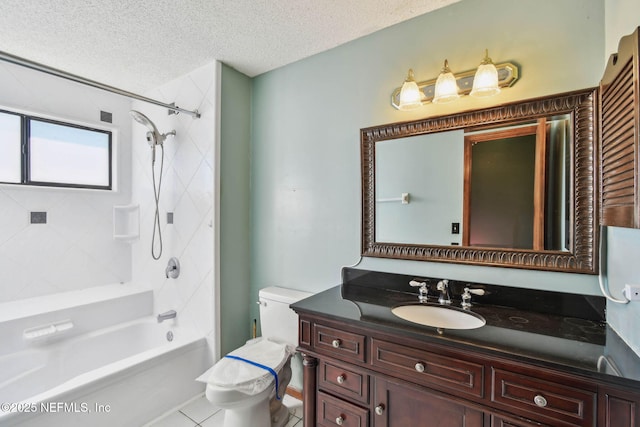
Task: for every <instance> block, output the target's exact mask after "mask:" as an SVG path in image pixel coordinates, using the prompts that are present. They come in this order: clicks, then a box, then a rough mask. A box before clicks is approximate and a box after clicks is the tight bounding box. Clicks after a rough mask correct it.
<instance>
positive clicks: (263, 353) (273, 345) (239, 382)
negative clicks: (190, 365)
mask: <svg viewBox="0 0 640 427" xmlns="http://www.w3.org/2000/svg"><path fill="white" fill-rule="evenodd" d="M292 353H293V352H292V351H291V349H290V348H289V346H287V345H285V344H281V343H277V342H274V341H271V340H269V339H263V338H258V339H256V340H251V341H249V342H247V344H245V345H243V346H242V347H240V348H238V349H236V350H234V351H232V352H231V353H229V355H230V356H235V357H239V358H242V359H246V360H248V361H251V362H255V363H256V364H259V365H264V367H268V368H271V369H272V370H273V371H275V372H276V373H279V372H280V370H281V369H282V367H283V366H284V365H285V363H287V361H288V360H289V357H290V356H291V354H292ZM264 367H259V366H255V365H253V364H251V363H247V362H246V361H242V360H237V359H232V358H228V357H223V358H222V359H220V361H218V362H217V363H216V364H215V365H213V367H212V368H211V369H209V370H208V371H207V372H205V373H204V374H203V375H202V376H201V377H200V379H202V380H203V381H204V382H206V383H208V384H211V385H214V386H216V387H219V388H231V389H234V390H237V391H241V392H243V393H245V394H249V395H254V394H258V393H261V392H262V391H264V390H265V389H267V388H269V387H273V383H274V380H275V378H274V375H273V373H272V372H271V370H268V369H265V368H264Z"/></svg>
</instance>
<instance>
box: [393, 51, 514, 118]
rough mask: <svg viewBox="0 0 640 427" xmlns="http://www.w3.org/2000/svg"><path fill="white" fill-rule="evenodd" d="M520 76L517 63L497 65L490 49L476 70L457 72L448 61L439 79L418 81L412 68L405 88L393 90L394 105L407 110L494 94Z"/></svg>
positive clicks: (404, 85) (510, 84)
mask: <svg viewBox="0 0 640 427" xmlns="http://www.w3.org/2000/svg"><path fill="white" fill-rule="evenodd" d="M494 69H495V73H494ZM496 75H497V77H496ZM496 78H497V84H496ZM518 78H519V69H518V66H517V65H515V64H513V63H510V62H503V63H499V64H494V63H493V61H492V60H491V58H489V52H488V50H485V57H484V59H483V60H482V62H481V63H480V66H479V67H478V68H477V69H476V70H469V71H465V72H462V73H456V74H453V73H452V72H451V70H450V69H449V64H448V61H447V60H445V62H444V68H443V69H442V72H441V73H440V75H439V76H438V78H436V79H432V80H426V81H421V82H417V83H416V81H415V78H414V75H413V70H409V73H408V76H407V79H406V80H405V81H404V83H403V84H402V87H398V88H396V89H395V90H394V91H393V94H392V95H391V105H393V107H394V108H396V109H398V110H403V111H407V110H413V109H415V108H417V107H419V106H421V105H425V104H428V103H430V102H433V103H444V102H448V101H453V100H455V99H457V98H459V97H460V96H462V95H472V96H474V97H481V96H491V95H495V94H497V93H499V92H500V90H501V88H506V87H510V86H512V85H513V84H514V83H515V82H516V81H517V80H518ZM416 86H417V88H418V94H417V95H416V91H415V87H416ZM456 89H457V91H456Z"/></svg>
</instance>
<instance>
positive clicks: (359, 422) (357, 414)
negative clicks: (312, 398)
mask: <svg viewBox="0 0 640 427" xmlns="http://www.w3.org/2000/svg"><path fill="white" fill-rule="evenodd" d="M317 401H318V407H317V421H318V424H317V425H318V426H328V427H332V426H342V427H368V426H369V411H368V410H367V409H364V408H361V407H359V406H356V405H352V404H351V403H347V402H344V401H342V400H340V399H336V398H335V397H333V396H330V395H328V394H326V393H323V392H321V391H319V392H318V396H317Z"/></svg>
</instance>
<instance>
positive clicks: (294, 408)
mask: <svg viewBox="0 0 640 427" xmlns="http://www.w3.org/2000/svg"><path fill="white" fill-rule="evenodd" d="M284 404H285V405H286V406H287V407H288V408H289V412H291V418H290V419H289V422H288V423H287V424H286V425H285V427H302V402H301V401H300V400H298V399H295V398H293V397H291V396H289V395H286V396H285V397H284ZM223 421H224V410H222V409H218V408H216V407H214V406H213V405H211V403H209V401H208V400H207V398H206V397H204V395H202V396H199V397H197V398H195V399H193V400H191V401H189V402H187V403H186V404H185V405H184V406H183V407H182V408H180V409H178V410H176V411H175V412H172V413H170V414H167V415H165V416H164V417H162V418H160V419H157V420H154V421H152V422H151V423H149V424H146V425H145V426H144V427H222V423H223Z"/></svg>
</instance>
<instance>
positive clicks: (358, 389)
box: [318, 360, 369, 404]
mask: <svg viewBox="0 0 640 427" xmlns="http://www.w3.org/2000/svg"><path fill="white" fill-rule="evenodd" d="M318 385H319V387H320V388H321V389H324V390H327V391H331V392H333V393H335V394H337V395H339V396H344V397H345V398H348V399H352V400H355V401H357V402H361V403H364V404H367V403H369V375H367V374H366V373H364V372H360V371H358V370H357V369H354V367H353V366H350V367H346V366H343V365H341V364H339V363H335V362H327V361H324V360H321V361H320V366H319V371H318Z"/></svg>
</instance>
